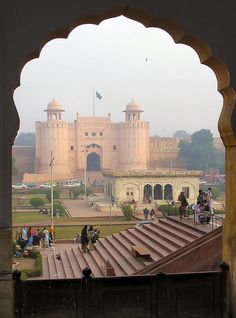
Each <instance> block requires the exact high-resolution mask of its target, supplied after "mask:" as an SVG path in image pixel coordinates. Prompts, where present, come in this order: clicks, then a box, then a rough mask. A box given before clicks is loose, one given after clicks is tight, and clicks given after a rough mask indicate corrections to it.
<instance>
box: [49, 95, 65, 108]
mask: <svg viewBox="0 0 236 318" xmlns="http://www.w3.org/2000/svg"><path fill="white" fill-rule="evenodd" d="M47 110H63V109H62V106H61V104H60V103H59V102H58V101H56V100H55V98H54V99H53V100H52V101H51V102H50V103H48V107H47Z"/></svg>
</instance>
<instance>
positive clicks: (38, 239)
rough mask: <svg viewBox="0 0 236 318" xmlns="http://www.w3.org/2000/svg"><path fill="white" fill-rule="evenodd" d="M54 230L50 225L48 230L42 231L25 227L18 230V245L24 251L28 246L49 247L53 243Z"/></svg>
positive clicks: (43, 229)
mask: <svg viewBox="0 0 236 318" xmlns="http://www.w3.org/2000/svg"><path fill="white" fill-rule="evenodd" d="M53 237H54V228H53V226H51V225H49V226H48V228H46V227H44V228H42V229H38V228H34V227H31V226H30V227H29V228H28V229H27V228H26V227H25V226H23V227H22V228H20V227H19V228H18V229H17V230H16V243H17V244H18V245H19V246H20V248H21V250H24V249H25V248H26V246H32V245H34V246H35V245H40V246H41V247H49V246H50V245H51V244H52V243H53Z"/></svg>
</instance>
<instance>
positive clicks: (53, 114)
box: [44, 97, 65, 121]
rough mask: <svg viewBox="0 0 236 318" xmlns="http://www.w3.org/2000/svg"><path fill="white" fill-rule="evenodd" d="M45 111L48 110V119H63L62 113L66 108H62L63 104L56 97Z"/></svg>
mask: <svg viewBox="0 0 236 318" xmlns="http://www.w3.org/2000/svg"><path fill="white" fill-rule="evenodd" d="M44 111H45V112H47V118H48V121H51V120H61V113H62V112H64V111H65V110H64V109H63V108H62V106H61V104H60V103H59V102H58V101H56V100H55V97H54V98H53V100H52V101H51V102H50V103H48V107H47V109H45V110H44Z"/></svg>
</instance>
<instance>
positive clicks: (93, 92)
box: [93, 88, 95, 117]
mask: <svg viewBox="0 0 236 318" xmlns="http://www.w3.org/2000/svg"><path fill="white" fill-rule="evenodd" d="M94 116H95V99H94V88H93V117H94Z"/></svg>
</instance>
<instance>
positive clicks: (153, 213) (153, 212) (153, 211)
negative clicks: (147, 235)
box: [150, 209, 156, 221]
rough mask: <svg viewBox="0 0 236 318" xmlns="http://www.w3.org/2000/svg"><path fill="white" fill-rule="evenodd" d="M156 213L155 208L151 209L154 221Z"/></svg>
mask: <svg viewBox="0 0 236 318" xmlns="http://www.w3.org/2000/svg"><path fill="white" fill-rule="evenodd" d="M155 214H156V212H155V210H154V209H151V212H150V217H151V219H152V220H153V221H154V220H155Z"/></svg>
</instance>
